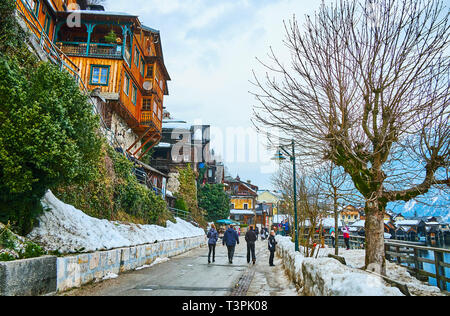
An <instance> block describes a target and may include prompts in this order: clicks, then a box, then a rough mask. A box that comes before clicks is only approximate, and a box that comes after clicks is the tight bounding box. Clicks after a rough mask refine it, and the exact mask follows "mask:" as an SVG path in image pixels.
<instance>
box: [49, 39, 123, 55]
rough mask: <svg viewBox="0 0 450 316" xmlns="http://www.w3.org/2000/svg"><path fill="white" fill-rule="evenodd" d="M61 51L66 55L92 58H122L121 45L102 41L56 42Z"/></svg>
mask: <svg viewBox="0 0 450 316" xmlns="http://www.w3.org/2000/svg"><path fill="white" fill-rule="evenodd" d="M56 45H58V47H59V48H60V49H61V51H62V52H63V53H64V54H66V55H67V56H77V57H94V58H113V59H121V58H122V45H117V44H103V43H90V44H89V45H88V44H87V43H80V42H58V43H56Z"/></svg>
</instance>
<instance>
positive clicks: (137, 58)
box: [134, 45, 141, 69]
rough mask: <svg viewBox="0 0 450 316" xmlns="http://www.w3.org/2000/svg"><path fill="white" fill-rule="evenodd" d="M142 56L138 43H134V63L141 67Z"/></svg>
mask: <svg viewBox="0 0 450 316" xmlns="http://www.w3.org/2000/svg"><path fill="white" fill-rule="evenodd" d="M140 58H141V53H140V52H139V48H138V46H137V45H134V65H135V66H136V68H138V69H139V59H140Z"/></svg>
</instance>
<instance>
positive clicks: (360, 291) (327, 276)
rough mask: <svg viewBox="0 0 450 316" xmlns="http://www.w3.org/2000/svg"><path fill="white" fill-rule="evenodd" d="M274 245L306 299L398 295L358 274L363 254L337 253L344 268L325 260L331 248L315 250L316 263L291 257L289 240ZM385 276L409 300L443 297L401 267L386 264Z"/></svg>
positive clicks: (378, 281) (374, 279) (379, 281)
mask: <svg viewBox="0 0 450 316" xmlns="http://www.w3.org/2000/svg"><path fill="white" fill-rule="evenodd" d="M277 242H278V246H279V247H280V248H281V253H282V256H283V260H285V266H286V261H288V263H287V265H288V269H290V270H293V272H292V275H291V277H292V278H293V279H294V280H295V281H296V282H297V283H298V284H300V285H301V286H302V287H303V290H304V292H305V294H307V295H326V296H328V295H334V296H348V295H351V296H353V295H362V296H375V295H376V296H394V295H395V296H397V295H402V294H401V293H400V290H398V289H397V288H395V287H390V286H389V285H387V284H385V282H384V281H383V280H382V279H381V278H378V277H376V276H374V275H371V274H368V273H366V272H364V271H362V270H360V269H361V268H363V267H364V265H365V251H364V250H359V249H356V250H343V249H341V250H340V251H339V256H341V257H344V258H345V261H346V264H347V265H346V266H345V265H343V264H341V263H340V262H339V261H337V260H335V259H332V258H328V254H334V248H323V249H319V255H318V259H313V258H305V257H304V256H303V255H302V254H301V253H295V249H294V243H292V242H291V240H290V238H287V237H281V236H277ZM290 261H294V262H290ZM289 266H290V267H289ZM386 274H387V277H389V278H390V279H392V280H395V281H397V282H400V283H403V284H406V285H407V286H408V290H409V292H410V293H411V295H413V296H443V295H444V294H442V292H441V291H440V290H439V288H437V287H435V286H430V285H427V284H426V283H424V282H421V281H420V280H418V279H416V278H415V277H413V276H411V275H410V274H409V272H408V270H407V269H406V268H405V267H402V266H399V265H397V264H395V263H392V262H390V261H386Z"/></svg>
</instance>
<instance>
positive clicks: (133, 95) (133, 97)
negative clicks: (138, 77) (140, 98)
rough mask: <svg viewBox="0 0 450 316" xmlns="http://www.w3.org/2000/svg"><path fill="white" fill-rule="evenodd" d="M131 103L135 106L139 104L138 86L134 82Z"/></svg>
mask: <svg viewBox="0 0 450 316" xmlns="http://www.w3.org/2000/svg"><path fill="white" fill-rule="evenodd" d="M131 103H133V105H136V104H137V86H136V85H135V84H134V82H132V83H131Z"/></svg>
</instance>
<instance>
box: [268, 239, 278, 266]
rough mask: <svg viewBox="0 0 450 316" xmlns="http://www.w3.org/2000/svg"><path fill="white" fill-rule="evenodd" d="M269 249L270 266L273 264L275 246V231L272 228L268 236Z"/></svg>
mask: <svg viewBox="0 0 450 316" xmlns="http://www.w3.org/2000/svg"><path fill="white" fill-rule="evenodd" d="M268 244H269V251H270V256H269V265H270V266H271V267H273V266H275V265H274V264H273V258H274V257H275V247H276V244H277V242H276V240H275V232H274V231H273V230H272V231H271V232H270V237H269V242H268Z"/></svg>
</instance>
